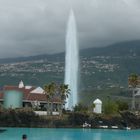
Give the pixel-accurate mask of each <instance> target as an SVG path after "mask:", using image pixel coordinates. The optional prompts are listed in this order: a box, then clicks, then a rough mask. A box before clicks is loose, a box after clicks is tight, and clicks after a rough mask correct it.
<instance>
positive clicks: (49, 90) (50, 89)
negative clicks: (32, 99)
mask: <svg viewBox="0 0 140 140" xmlns="http://www.w3.org/2000/svg"><path fill="white" fill-rule="evenodd" d="M44 91H45V94H46V97H47V102H48V110H50V106H49V103H50V102H51V110H50V114H51V115H52V111H53V97H54V95H55V93H56V84H55V83H54V82H52V83H50V84H48V85H47V84H46V85H45V86H44Z"/></svg>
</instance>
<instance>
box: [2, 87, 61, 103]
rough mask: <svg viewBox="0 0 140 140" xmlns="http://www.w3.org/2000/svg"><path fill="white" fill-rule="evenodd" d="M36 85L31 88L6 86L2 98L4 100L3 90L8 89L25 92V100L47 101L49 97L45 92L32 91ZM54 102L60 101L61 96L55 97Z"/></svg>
mask: <svg viewBox="0 0 140 140" xmlns="http://www.w3.org/2000/svg"><path fill="white" fill-rule="evenodd" d="M35 88H36V87H32V88H31V89H25V88H18V86H4V88H3V91H2V92H1V93H0V99H1V100H3V92H4V91H7V90H17V91H21V92H22V93H23V100H24V101H47V97H46V95H45V94H40V93H36V94H34V93H30V92H31V91H32V90H34V89H35ZM53 102H56V103H60V102H61V100H60V98H57V97H55V98H53Z"/></svg>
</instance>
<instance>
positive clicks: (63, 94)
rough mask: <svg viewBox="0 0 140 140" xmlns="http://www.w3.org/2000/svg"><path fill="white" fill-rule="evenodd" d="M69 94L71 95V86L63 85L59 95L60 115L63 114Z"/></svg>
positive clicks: (60, 87)
mask: <svg viewBox="0 0 140 140" xmlns="http://www.w3.org/2000/svg"><path fill="white" fill-rule="evenodd" d="M69 94H70V89H69V86H68V85H66V84H61V85H60V86H59V95H60V99H61V109H60V115H61V114H62V109H63V105H65V103H66V99H67V98H68V96H69Z"/></svg>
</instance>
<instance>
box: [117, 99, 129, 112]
mask: <svg viewBox="0 0 140 140" xmlns="http://www.w3.org/2000/svg"><path fill="white" fill-rule="evenodd" d="M116 104H117V105H118V110H119V111H124V110H128V103H127V102H124V101H120V100H117V101H116Z"/></svg>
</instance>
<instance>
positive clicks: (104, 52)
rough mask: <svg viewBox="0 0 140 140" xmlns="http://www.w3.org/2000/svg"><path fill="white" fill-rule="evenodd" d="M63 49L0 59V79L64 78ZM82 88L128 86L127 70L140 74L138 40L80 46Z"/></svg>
mask: <svg viewBox="0 0 140 140" xmlns="http://www.w3.org/2000/svg"><path fill="white" fill-rule="evenodd" d="M64 61H65V58H64V53H59V54H54V55H47V54H46V55H45V54H44V55H38V56H30V57H20V58H12V59H11V58H7V59H0V63H1V65H0V83H1V86H2V85H7V84H16V85H17V84H18V82H19V81H20V80H23V81H24V82H25V83H26V84H29V85H40V86H43V85H44V84H45V83H47V82H51V81H56V82H58V83H60V82H63V79H64ZM80 63H81V65H80V75H81V78H80V81H81V82H80V86H81V89H82V90H89V89H90V90H93V89H105V88H111V87H119V88H120V87H127V78H128V75H129V74H130V73H137V74H140V70H139V66H140V41H128V42H120V43H116V44H113V45H110V46H107V47H103V48H89V49H84V50H80Z"/></svg>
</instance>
